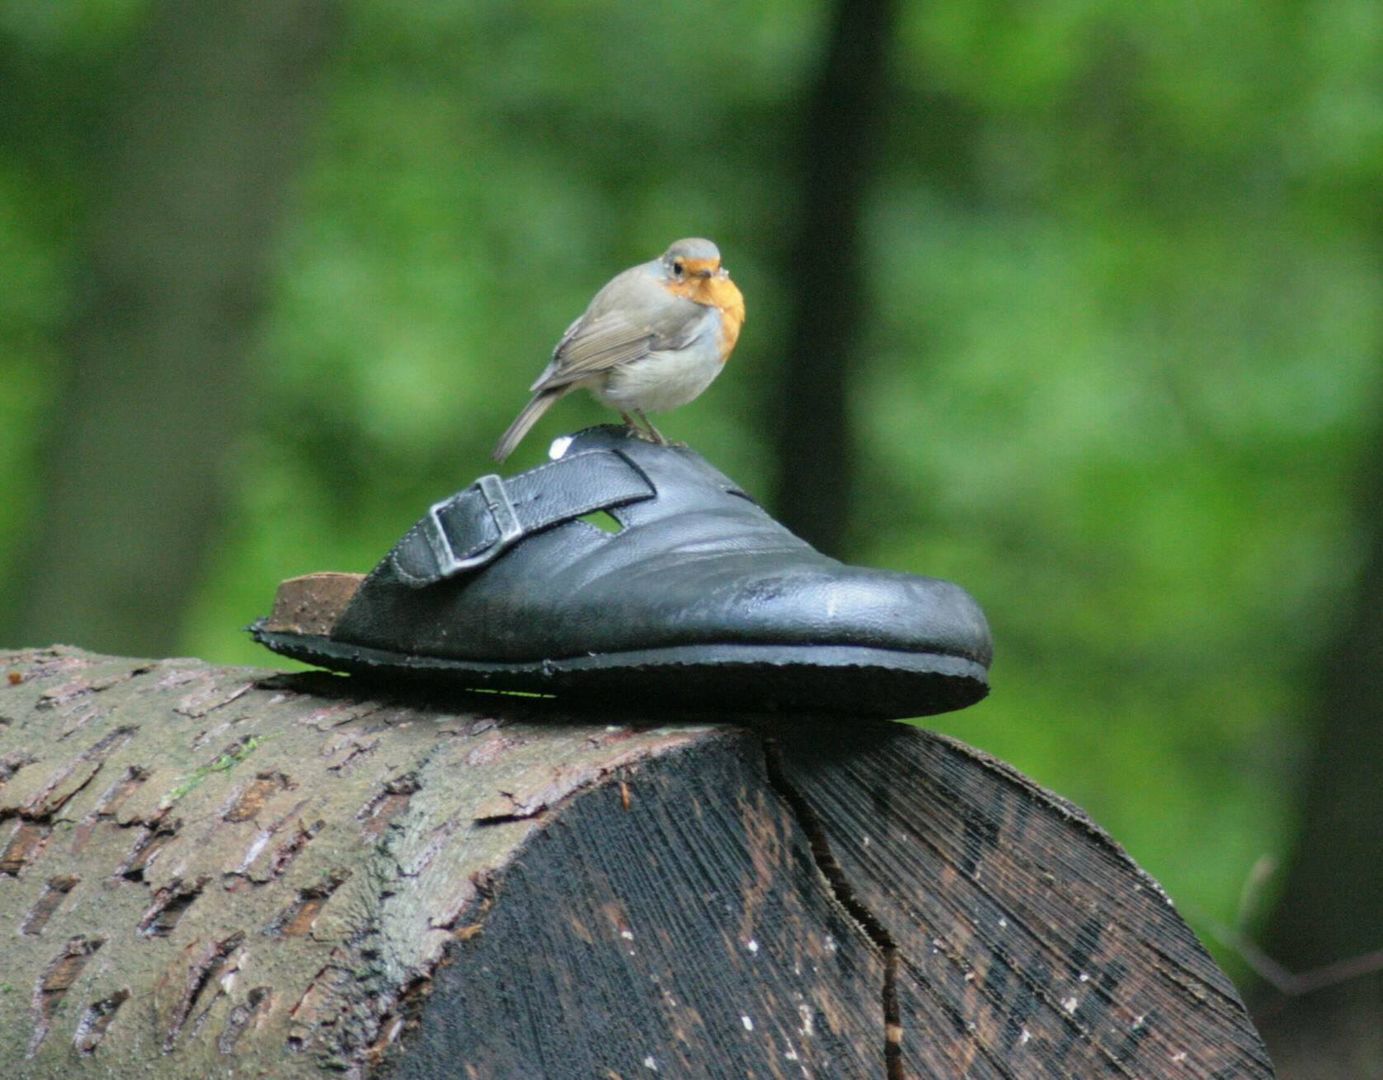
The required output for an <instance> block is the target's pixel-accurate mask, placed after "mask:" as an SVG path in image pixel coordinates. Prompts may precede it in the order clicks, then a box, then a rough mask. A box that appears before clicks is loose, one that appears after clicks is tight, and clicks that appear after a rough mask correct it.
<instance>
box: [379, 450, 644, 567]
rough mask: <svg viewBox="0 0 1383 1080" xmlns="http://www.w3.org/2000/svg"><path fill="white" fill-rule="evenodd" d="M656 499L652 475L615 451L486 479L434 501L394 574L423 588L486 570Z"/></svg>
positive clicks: (402, 546) (404, 544) (401, 549)
mask: <svg viewBox="0 0 1383 1080" xmlns="http://www.w3.org/2000/svg"><path fill="white" fill-rule="evenodd" d="M655 494H656V490H655V489H654V487H653V484H652V482H651V481H650V480H649V479H648V477H647V476H645V475H644V474H643V472H642V471H641V470H640V469H639V468H638V467H637V466H635V465H634V464H633V463H632V462H631V461H629V459H628V458H626V457H624V456H623V455H621V454H618V453H616V452H615V451H613V450H589V451H585V452H583V453H577V454H571V455H569V456H567V457H561V458H558V459H557V460H556V461H554V462H551V463H550V464H547V465H542V466H539V467H538V468H536V469H530V470H529V471H528V472H526V473H521V474H520V475H518V476H515V477H512V478H511V479H509V480H504V479H502V478H500V477H499V476H496V475H493V474H491V475H489V476H482V477H481V478H480V479H479V480H477V481H476V482H475V483H474V484H472V485H471V486H470V487H468V488H466V489H465V490H464V491H461V492H459V493H457V494H456V495H453V496H452V497H451V498H449V499H444V500H442V501H441V502H439V503H434V504H433V506H432V507H431V509H429V510H428V512H427V514H426V515H425V516H424V517H423V519H422V520H421V521H419V522H418V523H417V524H416V525H414V526H413V528H411V529H409V530H408V533H407V534H406V535H405V536H404V538H403V539H402V540H400V541H399V543H398V546H397V547H395V548H394V551H393V554H392V559H393V563H394V569H395V570H396V571H397V572H398V575H399V577H400V578H401V579H402V580H403V581H405V582H407V583H408V584H409V585H412V586H413V587H414V588H423V587H424V586H427V585H432V584H435V583H436V582H438V581H444V580H446V579H448V578H452V577H455V576H456V575H457V574H461V573H466V572H468V571H472V570H477V569H479V568H480V567H482V566H486V565H487V564H489V563H490V562H493V561H494V560H495V559H496V558H497V557H498V556H499V555H500V554H501V553H503V552H504V551H506V550H507V549H508V548H510V547H512V546H513V545H514V544H516V543H518V542H519V541H520V540H522V539H523V538H524V537H525V536H528V535H530V534H532V533H535V532H538V531H539V530H541V529H547V528H551V527H552V526H553V525H560V524H562V523H563V522H566V521H571V520H572V519H574V518H578V517H581V515H583V514H590V513H593V512H595V511H597V510H609V509H611V508H613V507H616V506H624V505H627V504H628V503H634V502H640V501H642V500H644V499H651V498H652V497H653V496H654V495H655Z"/></svg>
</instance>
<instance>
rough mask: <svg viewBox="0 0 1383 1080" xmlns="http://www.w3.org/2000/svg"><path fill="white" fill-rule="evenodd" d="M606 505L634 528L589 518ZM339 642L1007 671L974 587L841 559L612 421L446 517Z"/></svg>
mask: <svg viewBox="0 0 1383 1080" xmlns="http://www.w3.org/2000/svg"><path fill="white" fill-rule="evenodd" d="M595 510H604V511H605V512H606V513H608V514H609V515H610V516H611V517H613V518H615V520H616V521H617V522H618V523H619V525H620V526H621V528H620V530H619V531H618V532H613V533H612V532H606V531H604V530H602V529H600V528H598V527H596V526H595V525H592V524H589V523H588V522H586V521H583V520H581V517H582V515H584V514H588V513H590V512H592V511H595ZM332 637H333V638H334V639H336V640H338V641H342V642H349V643H354V644H360V645H367V646H374V647H380V648H387V649H390V650H393V651H404V652H408V653H413V654H417V655H427V656H439V657H449V658H454V659H460V660H472V659H474V660H486V661H498V662H504V661H515V662H520V661H533V660H540V659H559V658H569V657H573V656H580V655H583V654H597V653H607V652H623V651H629V650H642V649H656V648H660V647H667V646H686V645H699V644H718V645H719V644H744V645H753V644H763V645H813V644H819V645H861V646H870V647H874V648H881V649H893V650H902V651H908V652H915V651H921V652H930V653H941V654H945V655H950V656H956V657H962V658H965V659H969V660H974V661H976V662H978V663H981V664H985V665H987V664H988V663H989V661H990V658H991V644H990V635H989V628H988V625H987V624H986V622H985V618H984V615H983V613H982V612H981V611H980V608H979V606H978V605H977V604H976V603H975V601H974V600H973V599H971V597H970V596H969V594H968V593H966V592H965V591H964V590H963V589H961V588H960V587H959V586H958V585H954V584H951V583H950V582H946V581H940V580H938V579H935V578H929V577H921V576H918V575H914V574H906V573H900V572H895V571H887V570H872V569H866V568H862V567H856V566H849V565H846V564H843V563H841V562H839V561H837V560H835V559H831V558H828V557H827V556H825V555H822V554H821V553H820V552H818V551H816V550H815V549H814V548H812V547H811V546H810V545H809V544H807V543H806V542H805V541H803V540H801V539H799V538H798V537H796V536H794V535H793V534H792V533H791V532H789V531H788V530H787V529H786V528H784V527H783V526H782V525H780V524H779V523H778V522H776V521H775V520H773V518H772V517H770V516H769V515H768V514H767V513H766V512H765V511H764V510H763V508H762V507H760V506H759V505H758V504H757V503H755V502H754V501H753V500H752V499H751V498H750V497H749V496H747V495H746V494H745V493H744V492H743V491H741V490H740V489H739V487H738V486H737V485H735V484H734V483H733V482H732V481H731V480H729V479H728V478H727V477H725V476H724V475H722V474H721V473H720V472H718V471H717V470H716V469H714V468H713V467H712V466H711V465H710V464H708V463H707V462H706V460H705V459H704V458H702V457H701V456H700V455H699V454H697V453H695V452H694V451H692V450H689V449H686V448H684V447H670V446H658V445H655V444H653V443H649V442H646V441H644V440H642V439H639V438H635V437H632V436H631V435H630V433H628V432H627V430H626V429H624V428H620V427H614V426H608V425H607V426H602V427H597V428H590V429H588V430H586V431H583V432H581V433H579V434H578V435H576V436H574V437H573V438H572V440H571V442H570V444H569V445H568V446H567V448H566V450H565V451H564V453H563V454H562V455H561V456H560V457H559V458H558V459H557V460H556V461H554V462H551V463H549V464H545V465H542V466H539V467H538V468H536V469H532V470H529V472H527V473H523V474H520V475H519V476H516V477H513V478H510V479H509V480H507V481H503V482H501V481H499V480H498V478H495V477H486V478H483V479H482V480H481V481H478V482H477V484H476V485H472V487H471V488H468V489H466V490H465V491H463V492H461V493H459V494H458V495H457V496H454V497H453V498H452V499H451V500H448V501H447V502H445V503H441V504H438V505H437V506H436V507H433V508H432V510H431V511H429V514H428V516H426V517H424V518H423V519H422V520H421V521H420V522H419V523H418V524H417V525H415V526H414V527H413V529H411V530H410V531H409V533H408V534H406V535H405V536H404V538H403V539H402V540H401V541H400V542H399V544H398V545H396V547H395V548H394V549H393V550H392V551H391V552H390V553H389V554H388V555H387V556H386V557H385V558H384V559H383V560H382V561H381V562H380V563H379V565H378V566H376V567H375V569H374V570H373V571H372V572H371V573H370V574H369V576H368V577H367V578H366V579H365V581H364V582H363V583H362V585H361V587H360V589H359V591H358V592H357V593H356V595H355V597H354V599H353V600H352V602H351V604H350V605H349V607H348V608H347V610H346V611H345V612H344V613H343V615H342V616H341V619H340V620H339V621H338V623H337V625H336V627H335V628H334V629H333V631H332Z"/></svg>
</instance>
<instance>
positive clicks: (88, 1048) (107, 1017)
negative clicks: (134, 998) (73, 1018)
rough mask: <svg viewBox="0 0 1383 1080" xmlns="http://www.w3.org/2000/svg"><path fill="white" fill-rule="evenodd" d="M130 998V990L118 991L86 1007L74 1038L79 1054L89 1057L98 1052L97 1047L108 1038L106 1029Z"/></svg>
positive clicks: (73, 1043) (74, 1044)
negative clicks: (117, 1011)
mask: <svg viewBox="0 0 1383 1080" xmlns="http://www.w3.org/2000/svg"><path fill="white" fill-rule="evenodd" d="M129 996H130V992H129V991H128V990H125V989H121V990H117V991H116V992H115V993H113V994H111V995H110V996H109V997H105V998H102V999H101V1000H100V1001H93V1002H92V1003H91V1004H90V1005H88V1006H87V1007H86V1011H85V1012H84V1013H82V1018H81V1020H79V1021H78V1022H77V1031H76V1034H74V1035H73V1036H72V1046H73V1048H74V1049H75V1050H76V1051H77V1053H79V1054H81V1055H82V1056H83V1057H89V1056H90V1055H92V1054H94V1053H95V1052H96V1047H97V1046H99V1045H100V1044H101V1040H102V1039H104V1038H105V1037H106V1029H107V1028H109V1027H110V1024H111V1021H112V1020H114V1019H115V1013H116V1010H118V1009H119V1008H120V1006H121V1005H123V1004H125V1002H126V1001H127V1000H128V999H129Z"/></svg>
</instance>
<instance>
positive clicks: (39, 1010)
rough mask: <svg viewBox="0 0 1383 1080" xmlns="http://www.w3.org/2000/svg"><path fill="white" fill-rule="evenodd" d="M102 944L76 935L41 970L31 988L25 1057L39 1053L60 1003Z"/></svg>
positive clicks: (102, 941) (94, 939)
mask: <svg viewBox="0 0 1383 1080" xmlns="http://www.w3.org/2000/svg"><path fill="white" fill-rule="evenodd" d="M105 943H106V939H105V938H99V937H97V938H88V937H86V936H85V935H82V934H78V935H77V936H76V937H73V938H70V939H69V940H68V942H67V945H66V946H64V948H63V950H62V952H60V953H58V955H57V956H55V957H54V958H53V959H52V960H51V961H50V962H49V964H48V966H47V967H46V968H44V970H43V974H42V975H41V976H39V979H38V982H37V984H36V985H35V986H34V997H33V1005H32V1009H33V1015H34V1032H33V1035H32V1036H31V1038H30V1039H29V1049H28V1054H27V1056H28V1057H33V1056H34V1055H35V1054H37V1053H38V1048H39V1047H40V1046H41V1045H43V1040H44V1039H46V1038H47V1037H48V1030H49V1028H50V1027H51V1026H52V1024H53V1017H54V1016H55V1015H56V1014H57V1011H58V1009H59V1007H60V1006H61V1005H62V999H63V998H64V997H66V995H67V991H68V990H70V989H71V988H72V984H73V983H74V982H76V981H77V976H79V975H80V974H81V973H82V968H84V967H86V962H87V960H89V959H90V958H91V954H92V953H94V952H95V951H96V950H97V949H99V948H100V947H101V946H102V945H104V944H105Z"/></svg>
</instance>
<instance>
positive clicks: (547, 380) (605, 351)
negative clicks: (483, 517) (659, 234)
mask: <svg viewBox="0 0 1383 1080" xmlns="http://www.w3.org/2000/svg"><path fill="white" fill-rule="evenodd" d="M743 324H744V297H743V296H742V295H741V294H740V291H739V289H738V288H737V287H736V286H735V283H734V282H733V281H731V280H730V274H729V272H728V271H727V270H726V269H725V268H724V267H723V266H721V265H720V249H719V248H717V247H716V246H715V244H713V243H711V242H710V241H709V240H702V239H697V238H693V239H689V240H678V241H677V242H676V243H675V244H673V245H672V246H671V247H669V248H668V249H667V251H665V252H663V254H662V256H661V257H659V258H657V259H654V260H652V261H651V262H646V263H642V264H641V265H639V266H635V267H631V268H630V269H628V270H626V271H624V273H622V274H619V275H617V276H616V277H615V278H614V279H612V280H611V281H610V282H609V284H607V285H606V286H605V287H604V288H603V289H601V290H600V292H598V293H596V294H595V298H594V299H593V300H592V301H591V303H590V306H589V307H587V308H586V310H585V311H584V312H583V313H582V315H581V317H580V318H579V319H577V320H576V321H575V322H574V323H572V324H571V326H569V327H567V332H566V333H565V334H563V335H562V339H561V340H560V341H559V342H557V347H556V348H555V349H554V350H553V351H552V361H551V362H550V363H549V364H548V365H547V368H546V369H545V370H544V371H543V373H542V374H541V375H539V376H538V379H537V381H536V382H534V383H533V385H532V386H531V387H529V389H530V390H531V391H533V398H532V400H530V401H529V403H528V404H527V405H525V406H524V407H523V410H522V411H521V412H520V413H519V415H518V416H517V417H516V418H515V419H514V422H513V423H512V424H510V425H509V430H508V431H506V432H505V433H504V435H503V437H502V438H501V439H500V440H499V444H498V445H497V446H496V447H495V454H494V456H495V460H496V461H503V460H504V459H505V458H507V457H508V456H509V455H510V454H511V453H513V451H514V447H516V446H518V444H519V441H520V440H521V439H522V438H523V437H524V436H525V435H526V434H528V429H529V428H531V427H532V426H533V425H534V424H535V423H537V421H538V418H539V417H541V416H542V415H543V413H545V412H547V410H548V408H549V407H550V406H551V405H552V403H553V402H554V401H556V400H557V399H558V398H560V397H564V396H566V395H567V394H569V393H571V392H572V391H573V390H576V389H579V388H585V389H586V390H589V391H590V392H591V395H592V396H593V397H594V398H595V399H596V400H597V401H599V402H600V403H601V404H602V405H606V406H608V407H609V408H611V409H615V410H617V411H618V412H619V414H620V416H622V417H623V418H624V422H625V423H626V424H628V425H629V426H630V427H631V428H634V430H636V431H640V429H639V427H638V425H637V424H635V422H634V418H635V417H637V418H638V419H639V420H641V421H642V422H643V425H644V428H645V429H646V431H643V432H641V433H642V434H645V435H646V436H647V437H649V438H651V439H653V440H654V441H655V442H660V443H661V442H665V440H664V439H663V436H662V435H661V434H660V433H659V431H658V429H657V428H655V427H654V426H653V425H652V424H651V423H649V420H648V417H647V416H645V415H644V414H645V413H650V412H664V411H666V410H668V409H675V408H677V407H678V406H679V405H685V404H686V403H687V402H689V401H691V400H692V399H693V398H695V397H696V396H697V395H698V394H700V393H701V392H702V391H703V390H705V389H706V387H708V386H710V385H711V382H712V380H713V379H715V377H716V376H717V375H719V374H720V369H721V368H722V367H724V366H725V361H726V360H728V359H729V358H730V353H731V351H732V350H733V349H734V347H735V342H736V341H737V340H738V339H739V334H740V327H741V326H742V325H743Z"/></svg>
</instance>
